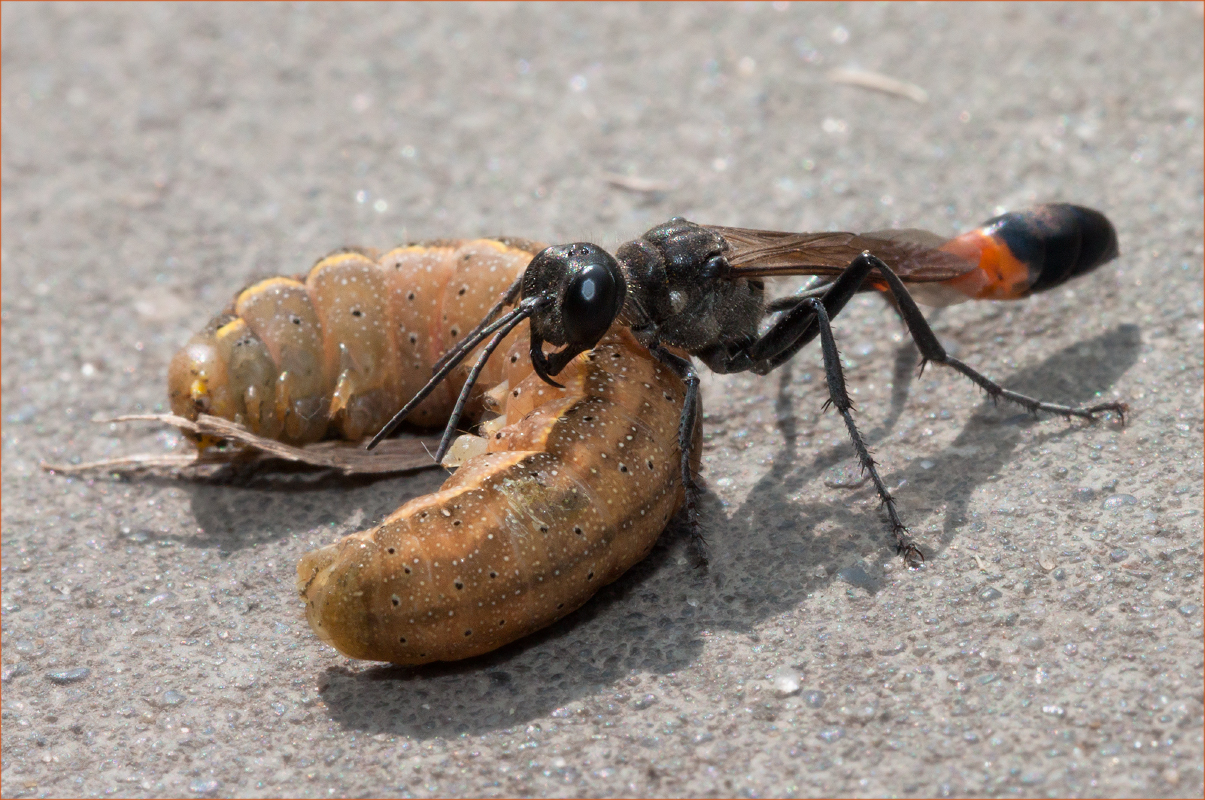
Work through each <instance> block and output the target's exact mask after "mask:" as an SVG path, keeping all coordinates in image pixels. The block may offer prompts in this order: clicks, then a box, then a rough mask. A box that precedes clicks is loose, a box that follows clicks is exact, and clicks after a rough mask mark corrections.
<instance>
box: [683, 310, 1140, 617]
mask: <svg viewBox="0 0 1205 800" xmlns="http://www.w3.org/2000/svg"><path fill="white" fill-rule="evenodd" d="M1140 347H1141V337H1140V335H1139V329H1138V328H1137V326H1134V325H1120V326H1118V327H1116V328H1114V329H1113V330H1111V331H1108V332H1107V333H1105V334H1102V335H1101V336H1098V337H1095V338H1093V339H1090V340H1087V341H1084V342H1080V343H1077V344H1075V345H1071V346H1069V347H1067V348H1065V349H1064V350H1062V351H1060V352H1058V353H1056V354H1055V355H1053V356H1051V357H1050V358H1048V359H1047V360H1046V361H1044V362H1043V363H1041V364H1040V365H1038V366H1036V367H1032V368H1029V369H1026V370H1024V371H1022V372H1019V373H1016V374H1014V375H1012V376H1010V377H1009V378H1007V379H1005V380H1004V381H1002V384H1003V385H1004V386H1005V387H1006V388H1009V389H1012V390H1014V391H1018V392H1021V393H1024V394H1029V395H1035V396H1039V397H1041V398H1042V399H1044V400H1049V401H1053V402H1058V403H1063V404H1067V405H1072V406H1079V405H1084V404H1087V403H1090V402H1092V401H1093V400H1094V399H1096V398H1097V397H1098V394H1099V393H1102V392H1104V391H1106V390H1107V389H1108V388H1109V387H1111V386H1112V385H1113V384H1114V383H1116V381H1117V380H1118V379H1119V378H1120V377H1121V375H1123V374H1124V373H1125V372H1126V371H1127V370H1129V369H1130V367H1131V366H1133V365H1134V363H1135V362H1136V361H1137V359H1138V354H1139V350H1140ZM914 358H915V357H914V356H913V359H914ZM908 363H909V356H908V355H907V353H906V352H905V351H904V350H901V352H900V353H898V354H897V359H896V366H897V378H899V377H900V375H899V370H900V368H901V367H903V366H906V365H907V364H908ZM952 378H953V379H955V380H964V379H963V378H961V377H959V376H952ZM901 383H902V382H901V381H899V380H897V381H896V384H897V387H898V386H899V385H901ZM788 385H789V373H788V374H784V375H783V379H782V382H781V384H780V391H779V397H778V402H777V411H778V420H777V421H778V429H779V431H780V432H781V434H782V436H783V444H782V446H781V447H780V448H779V449H778V451H777V452H776V453H775V454H774V456H773V458H772V460H771V463H770V466H769V468H768V469H767V470H766V471H765V474H764V475H763V476H762V477H761V478H760V479H759V480H758V481H757V482H756V483H755V484H754V486H753V488H752V490H751V491H750V492H749V494H748V495H747V496H746V498H745V500H744V501H743V502H742V503H741V505H740V506H739V507H738V508H736V509H735V511H733V512H732V513H731V514H730V515H729V516H728V520H727V524H726V525H725V526H724V530H723V531H722V533H720V534H719V535H717V536H716V537H714V538H715V539H716V541H715V545H714V548H713V549H714V552H715V556H714V557H713V560H712V568H711V572H712V574H713V576H714V580H713V585H714V588H715V595H714V597H712V598H709V604H708V605H707V609H708V614H709V617H710V619H709V620H708V622H709V624H710V625H712V626H714V627H725V628H730V629H734V630H743V631H749V630H752V629H753V627H754V625H755V623H756V622H757V621H759V620H761V619H765V618H767V617H770V616H773V615H775V614H777V613H781V612H782V611H784V610H787V609H791V608H796V607H798V606H799V605H800V604H801V603H803V602H804V601H805V600H806V598H807V596H808V594H809V593H811V592H814V591H816V590H817V589H818V588H820V586H821V585H823V584H826V583H829V582H831V581H832V580H833V579H834V578H836V579H839V580H842V581H844V582H846V583H848V584H850V585H851V587H853V588H857V589H862V590H864V591H866V592H867V593H868V594H871V595H873V594H874V593H875V592H877V591H878V589H879V587H880V586H882V585H883V584H884V583H885V582H886V579H885V577H884V576H883V574H882V569H881V566H879V565H881V564H882V563H883V562H884V561H887V560H889V559H891V558H894V557H895V546H894V541H893V539H892V537H891V535H890V533H889V532H888V529H887V526H886V525H885V523H884V522H883V519H885V518H883V517H882V515H875V516H874V517H872V518H868V515H867V514H866V513H865V511H864V510H862V508H860V507H864V504H863V503H861V502H859V501H862V500H871V501H873V499H874V489H873V488H872V486H871V485H870V484H869V483H868V482H867V483H865V484H862V485H861V486H860V488H857V489H856V491H855V492H854V493H853V494H852V495H850V494H847V495H846V496H845V498H843V499H842V500H841V501H826V502H802V503H801V502H798V501H792V500H791V499H790V496H791V495H792V493H794V492H796V491H798V489H799V487H800V486H802V485H805V484H806V483H807V482H809V481H815V480H818V479H821V477H822V476H823V475H824V474H825V473H826V471H828V470H829V469H830V468H831V467H833V466H835V465H837V464H841V463H844V462H849V460H850V459H851V458H852V457H853V453H852V447H851V446H850V445H848V444H846V443H842V444H841V445H838V446H834V447H830V448H827V449H825V450H824V451H822V452H820V453H817V454H816V455H815V456H813V457H812V458H811V459H809V460H808V461H807V462H806V463H805V462H803V461H802V460H801V459H800V457H799V453H798V448H797V438H798V437H797V433H796V427H797V422H796V420H795V417H794V411H793V409H794V403H795V401H794V400H793V399H792V398H791V397H790V395H789V393H788V392H787V391H786V390H787V388H788ZM894 394H895V395H896V396H897V397H899V398H900V402H899V403H898V404H897V402H896V397H893V409H892V410H891V412H890V413H889V414H888V416H887V418H886V419H885V421H884V423H882V424H881V425H879V426H877V427H876V428H875V430H873V431H872V432H871V434H870V435H869V436H868V437H867V438H868V440H869V441H870V442H871V443H873V442H874V441H876V440H879V439H881V438H882V437H884V436H886V435H887V434H888V433H890V429H891V427H892V426H894V424H895V421H896V420H898V418H899V416H900V415H899V413H898V409H897V408H896V406H897V405H898V406H899V408H902V407H903V400H904V399H906V392H904V393H903V394H902V395H901V394H899V392H898V391H897V392H895V393H894ZM1014 408H1015V407H1014ZM1042 416H1043V417H1045V416H1048V415H1042ZM1039 421H1040V418H1035V417H1034V416H1033V415H1030V414H1028V413H1026V412H1021V413H1010V412H1009V410H1007V409H1005V404H1003V403H1002V404H1001V406H1000V408H999V409H997V408H996V407H995V405H994V404H993V403H992V402H991V400H990V399H985V400H984V402H983V404H982V405H981V406H980V407H979V408H978V409H977V410H976V411H975V412H974V414H973V415H972V417H971V418H970V419H969V420H968V421H967V423H966V424H965V426H964V427H963V429H962V431H961V432H960V433H959V435H958V436H957V437H956V438H955V440H954V441H953V442H952V443H951V445H950V446H949V447H947V448H945V450H943V452H942V453H939V454H938V455H937V456H935V457H932V458H928V459H925V460H924V463H923V464H922V463H921V461H920V460H916V461H913V462H911V463H910V464H909V465H908V466H907V467H905V468H904V469H901V470H895V471H891V472H887V473H885V474H884V475H883V477H884V480H885V482H886V483H887V484H888V485H890V486H898V485H900V484H901V483H902V482H905V485H907V487H908V489H907V492H908V496H907V501H906V502H905V503H903V505H904V506H914V507H928V508H933V507H937V506H940V505H942V504H945V505H946V511H945V515H944V521H943V531H942V536H941V540H940V541H939V542H931V541H924V540H922V541H920V542H919V544H920V545H921V547H922V548H923V549H924V551H925V552H926V553H927V554H929V555H930V556H932V555H933V554H934V552H935V550H936V552H940V551H941V550H944V549H945V548H946V547H948V546H949V545H950V543H951V542H952V541H953V539H954V537H955V536H956V535H957V532H958V530H959V529H960V528H961V527H962V526H963V525H964V524H965V523H966V521H967V506H968V504H969V502H970V499H971V497H972V496H973V494H974V491H975V489H976V487H978V486H980V485H981V484H983V483H985V482H986V481H988V480H989V479H990V478H991V476H993V475H996V474H998V473H999V472H1001V471H1002V470H1003V469H1005V468H1006V467H1007V465H1008V463H1009V462H1010V461H1012V460H1013V459H1014V458H1015V457H1016V451H1017V450H1018V448H1020V447H1021V446H1022V443H1023V442H1025V441H1026V439H1027V437H1026V430H1027V429H1028V428H1029V427H1030V426H1032V425H1034V424H1036V423H1037V422H1039ZM1098 424H1116V423H1111V422H1101V423H1098ZM1081 427H1082V426H1081V425H1080V424H1076V423H1070V424H1068V425H1066V427H1064V428H1062V429H1060V430H1059V431H1058V432H1057V433H1052V434H1049V435H1048V436H1045V437H1042V439H1041V441H1040V442H1039V444H1041V443H1045V442H1048V441H1051V440H1052V439H1056V438H1061V437H1064V436H1069V435H1070V436H1073V435H1075V432H1076V431H1077V430H1079V429H1080V428H1081ZM969 452H973V453H974V457H973V458H967V457H966V455H967V453H969ZM855 483H857V482H855ZM897 495H898V493H897ZM851 501H854V502H851ZM855 504H856V506H858V507H854V506H855ZM905 513H906V511H905ZM905 521H907V520H906V519H905ZM871 551H877V553H878V554H879V557H877V558H875V559H874V563H868V561H866V560H863V559H862V558H861V556H860V555H859V554H860V553H866V552H871Z"/></svg>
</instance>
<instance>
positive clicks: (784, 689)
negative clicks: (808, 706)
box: [774, 667, 799, 697]
mask: <svg viewBox="0 0 1205 800" xmlns="http://www.w3.org/2000/svg"><path fill="white" fill-rule="evenodd" d="M774 691H776V692H778V693H779V694H780V695H782V696H783V697H786V696H787V695H792V694H795V693H796V692H798V691H799V673H798V672H796V671H795V670H793V669H791V668H790V667H779V668H778V669H777V670H775V672H774Z"/></svg>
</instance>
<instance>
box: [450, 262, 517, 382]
mask: <svg viewBox="0 0 1205 800" xmlns="http://www.w3.org/2000/svg"><path fill="white" fill-rule="evenodd" d="M522 288H523V274H522V273H520V274H519V277H518V278H516V279H515V282H514V283H512V284H511V285H510V288H509V289H507V290H506V291H505V292H503V293H502V296H501V297H499V298H498V302H496V303H494V305H493V306H492V307H491V308H490V310H489V311H487V312H485V316H484V317H482V318H481V322H478V323H477V326H476V327H474V328H473V330H471V331H469V332H468V333H467V334H465V336H464V338H463V339H461V340H460V342H459V343H458V344H457V345H456V346H455V347H453V348H452V349H451V350H449V351H448V352H446V353H444V354H443V355H442V356H440V357H439V360H438V361H436V362H435V365H434V366H432V367H431V374H433V375H434V374H435V373H436V372H439V371H440V370H441V369H443V367H444V364H446V363H447V362H448V360H449V359H452V358H455V357H456V356H457V355H458V354H460V353H461V352H464V351H465V343H466V342H468V341H469V340H470V339H472V338H473V337H474V336H477V335H478V334H480V333H481V332H482V331H483V330H485V328H486V327H487V326H488V325H489V324H490V323H491V322H493V320H494V317H496V316H498V314H500V313H501V312H502V308H503V306H509V305H514V302H515V300H516V299H517V298H518V296H519V291H520V290H521V289H522ZM486 335H488V334H486ZM470 349H471V348H470Z"/></svg>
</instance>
